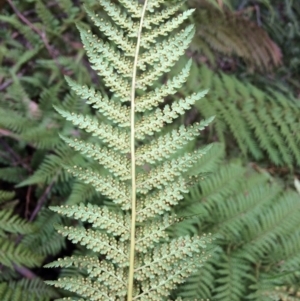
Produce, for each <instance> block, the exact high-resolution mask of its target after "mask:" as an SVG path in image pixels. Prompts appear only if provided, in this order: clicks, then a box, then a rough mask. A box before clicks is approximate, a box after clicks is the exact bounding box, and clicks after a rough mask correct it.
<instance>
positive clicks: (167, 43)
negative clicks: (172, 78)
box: [138, 25, 195, 87]
mask: <svg viewBox="0 0 300 301" xmlns="http://www.w3.org/2000/svg"><path fill="white" fill-rule="evenodd" d="M194 33H195V28H194V26H193V25H189V26H187V27H186V28H185V29H183V30H182V31H180V32H178V33H177V34H175V35H173V36H170V37H168V38H167V39H164V40H163V41H162V42H160V43H156V44H155V45H154V46H153V47H151V48H150V49H149V51H146V52H144V53H143V54H141V56H140V59H139V61H138V68H139V69H141V70H146V66H147V65H150V66H153V68H154V67H159V65H158V63H160V64H161V65H164V66H168V67H171V66H173V65H174V63H175V62H177V60H178V58H179V57H180V56H181V55H183V54H184V51H185V50H186V49H187V48H188V46H189V43H190V42H191V40H192V38H193V36H194ZM151 72H153V70H152V71H151ZM151 72H150V71H149V72H148V76H150V73H151ZM139 81H140V79H139ZM138 87H140V85H139V86H138Z"/></svg>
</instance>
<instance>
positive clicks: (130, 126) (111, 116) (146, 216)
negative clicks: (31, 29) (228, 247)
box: [27, 0, 212, 300]
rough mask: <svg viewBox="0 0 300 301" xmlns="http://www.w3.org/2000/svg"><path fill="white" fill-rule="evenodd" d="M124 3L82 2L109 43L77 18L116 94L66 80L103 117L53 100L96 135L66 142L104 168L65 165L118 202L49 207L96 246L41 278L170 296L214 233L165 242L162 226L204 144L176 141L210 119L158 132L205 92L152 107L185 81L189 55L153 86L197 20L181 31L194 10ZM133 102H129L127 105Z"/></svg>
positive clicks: (137, 295)
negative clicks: (57, 274) (99, 11)
mask: <svg viewBox="0 0 300 301" xmlns="http://www.w3.org/2000/svg"><path fill="white" fill-rule="evenodd" d="M121 2H122V4H123V5H124V6H123V7H122V6H118V5H116V4H113V3H112V2H109V1H105V0H102V1H100V3H101V4H102V5H103V9H104V10H105V11H106V12H107V15H108V16H109V17H110V18H111V20H110V21H109V20H107V19H106V18H105V19H104V18H102V17H99V16H98V15H96V14H95V13H93V11H92V10H91V9H89V8H88V9H87V13H88V15H89V16H90V18H91V19H92V21H93V22H94V23H95V25H96V26H97V27H98V28H99V30H100V31H101V32H102V33H104V34H105V35H106V36H107V38H108V39H109V40H110V42H105V44H104V42H102V41H101V40H98V38H97V37H96V35H93V33H92V32H91V30H85V29H84V28H82V27H80V26H79V30H80V33H81V36H82V40H83V43H84V48H85V49H86V51H87V54H88V56H89V58H90V61H91V63H92V65H93V68H94V69H95V70H96V71H97V73H98V75H99V76H101V77H102V79H103V81H104V83H105V84H106V86H107V88H108V89H109V90H110V92H111V93H112V97H111V100H110V99H109V98H108V96H106V95H105V94H103V93H100V92H99V91H96V90H95V89H93V88H88V87H86V86H85V85H83V86H81V85H79V84H77V83H75V82H74V81H72V80H71V79H67V81H68V83H69V84H70V87H71V88H72V90H73V91H74V92H75V93H76V94H77V95H79V96H81V97H83V98H86V99H88V103H90V104H92V106H93V107H94V108H96V109H98V112H99V113H102V114H103V116H105V117H106V118H101V119H100V121H99V119H98V118H96V116H90V115H84V114H78V113H75V112H72V111H71V112H69V111H67V110H65V109H63V108H61V107H60V106H56V107H55V108H56V110H57V111H58V112H59V113H60V115H62V116H63V117H64V118H65V119H67V120H70V121H71V122H72V123H73V124H74V125H75V127H77V128H79V129H81V130H84V131H86V132H88V133H91V135H92V136H95V137H96V138H97V139H98V140H99V142H98V143H89V142H88V141H84V140H82V139H78V138H75V139H74V138H66V137H62V138H63V139H64V140H65V141H66V142H67V143H68V144H69V146H70V147H72V148H74V149H76V150H77V151H79V152H80V153H81V154H83V155H86V156H87V157H89V158H92V159H94V160H96V161H98V162H99V163H100V165H102V166H103V167H104V168H105V169H106V170H107V171H108V174H107V175H105V176H103V172H100V170H99V168H96V167H95V165H96V164H95V162H94V163H93V165H91V166H87V165H84V166H80V165H79V166H78V165H73V164H72V165H69V164H68V162H67V160H63V161H62V163H63V164H64V165H66V166H67V169H68V172H69V173H70V174H72V175H73V176H74V177H76V178H78V179H80V180H81V181H83V182H84V183H85V184H87V185H91V186H93V187H94V188H95V190H96V191H97V192H99V193H101V194H102V195H104V196H106V197H107V198H108V199H110V200H112V202H113V203H114V204H115V205H117V206H115V208H114V209H112V208H109V207H105V206H99V204H97V205H91V204H87V205H84V204H80V205H71V206H69V205H66V206H57V207H51V209H52V210H54V211H55V212H58V213H59V214H61V215H63V216H68V217H71V218H73V219H75V220H78V221H80V222H88V224H89V226H88V227H86V226H84V225H77V226H75V227H74V226H69V227H63V226H58V227H57V229H58V232H59V233H60V234H62V235H63V236H65V237H67V238H68V239H69V240H71V241H72V242H73V243H80V244H81V245H82V246H85V247H86V248H87V249H89V250H91V251H92V253H91V254H90V255H89V256H85V257H82V256H79V257H75V256H72V257H67V258H64V259H63V260H58V261H55V262H53V263H51V264H48V265H47V267H61V268H63V267H69V266H74V267H76V268H79V269H80V270H83V273H84V274H85V275H86V276H83V277H82V276H80V277H78V276H75V277H74V276H73V277H65V278H60V279H59V280H58V281H47V283H49V284H51V285H54V286H56V287H60V288H64V289H65V290H69V291H71V292H74V293H76V294H77V295H79V296H81V297H83V298H84V299H92V300H116V299H118V300H125V299H127V300H166V298H168V296H169V294H170V292H171V290H172V289H174V288H175V287H176V285H177V284H178V283H182V282H184V279H185V278H187V277H188V276H189V275H190V274H191V273H193V272H194V271H195V270H196V269H197V268H200V267H202V266H203V264H204V263H205V261H206V260H207V259H208V258H209V257H210V256H211V255H210V249H208V250H207V251H206V250H205V249H206V247H207V244H210V243H211V241H212V239H211V238H210V236H208V237H207V236H206V235H203V236H202V237H199V236H197V235H194V236H188V235H186V236H182V237H178V238H174V239H173V240H169V237H168V232H167V231H166V230H167V229H168V228H169V227H170V226H172V224H173V223H174V222H175V221H176V216H175V215H174V214H173V213H169V211H171V210H172V207H173V206H174V205H177V204H178V203H179V201H180V200H181V199H182V198H183V194H184V193H186V192H188V189H187V188H188V186H189V185H190V183H189V182H190V181H193V179H196V178H197V176H196V175H195V174H192V175H191V176H190V177H188V176H189V170H190V169H191V167H193V165H195V164H196V163H197V162H198V161H199V160H200V159H201V158H202V157H203V156H204V155H205V154H206V152H208V150H209V148H210V146H209V147H206V148H203V149H199V150H197V151H196V150H195V151H194V152H191V153H188V152H186V153H184V154H179V153H178V149H182V148H183V147H184V145H186V144H187V143H188V142H189V141H191V140H193V139H194V137H195V136H197V135H198V132H199V130H203V129H204V128H205V127H206V126H208V124H209V123H210V122H211V121H212V118H210V119H208V120H206V121H204V122H202V123H200V124H199V123H196V124H195V125H190V126H189V127H183V126H182V127H180V128H179V130H173V131H172V132H171V133H170V132H167V133H162V134H161V135H160V136H158V135H157V134H155V133H159V132H161V131H162V130H163V129H164V127H165V124H167V123H172V122H173V120H174V119H176V118H177V117H179V116H180V115H182V114H184V112H185V111H186V110H188V109H190V108H191V106H192V105H193V104H194V103H195V102H196V101H197V100H199V99H201V98H202V97H203V96H204V95H205V94H206V92H207V91H204V92H201V93H194V94H193V95H191V96H188V97H186V98H182V99H180V100H178V101H175V102H173V103H172V105H171V106H169V105H165V106H164V107H163V108H162V109H161V108H159V107H158V105H159V103H160V102H162V100H163V99H158V96H160V97H164V96H167V95H170V94H174V93H176V90H177V89H178V82H180V83H183V82H184V79H185V78H186V76H187V73H188V69H189V68H190V66H191V64H190V62H188V63H187V65H186V67H185V68H184V69H183V72H181V73H179V74H178V75H177V79H173V80H172V81H171V84H170V86H169V85H168V83H167V84H165V85H162V86H161V87H160V88H159V90H158V88H156V90H154V88H153V87H152V86H153V85H154V83H155V82H156V81H157V80H158V79H160V77H161V75H163V74H164V73H166V72H168V71H170V68H171V67H172V65H174V63H176V61H177V60H178V58H179V56H181V55H182V54H183V53H184V50H185V49H186V48H187V46H188V44H189V43H190V41H191V39H192V36H193V34H194V28H193V26H188V27H186V28H185V29H182V30H181V31H179V30H177V28H178V27H179V26H180V25H181V24H182V23H183V22H184V21H185V19H186V18H187V17H188V16H189V15H190V14H191V13H192V12H193V11H192V10H189V11H186V12H184V13H183V14H181V15H179V16H178V17H177V16H176V15H175V16H172V15H174V14H175V13H176V11H174V10H173V9H172V8H167V7H166V8H164V7H163V6H162V5H161V1H152V2H149V3H147V1H145V3H144V5H143V6H140V5H138V3H134V2H128V1H121ZM125 8H126V9H127V10H128V12H126V10H125ZM121 11H122V13H121ZM156 15H158V18H156V17H155V16H156ZM170 16H172V17H170ZM165 19H167V21H164V20H165ZM174 30H175V32H174V33H172V32H173V31H174ZM142 31H143V32H142ZM161 36H167V38H163V39H162V38H160V37H161ZM98 41H99V42H98ZM135 49H136V50H135ZM167 54H168V55H167ZM122 57H126V59H122ZM116 58H117V60H116ZM142 91H144V93H143V94H142ZM129 101H130V106H129V105H126V103H128V102H129ZM135 119H136V121H135ZM80 136H82V135H80ZM149 136H152V137H153V138H152V140H150V139H149ZM97 144H98V145H97ZM102 146H103V147H102ZM106 147H107V148H106ZM130 159H131V160H130ZM63 164H62V165H63ZM146 165H147V168H145V166H146ZM197 174H199V170H198V171H197ZM27 184H28V182H27ZM93 254H94V255H93ZM99 256H101V257H102V259H101V260H99V259H98V257H99ZM170 272H171V274H170ZM177 300H178V299H177Z"/></svg>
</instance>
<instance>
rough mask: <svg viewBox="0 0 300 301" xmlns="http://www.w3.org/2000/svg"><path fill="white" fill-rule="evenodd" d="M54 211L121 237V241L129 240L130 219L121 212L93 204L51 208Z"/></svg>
mask: <svg viewBox="0 0 300 301" xmlns="http://www.w3.org/2000/svg"><path fill="white" fill-rule="evenodd" d="M50 209H51V210H52V211H55V212H57V213H58V214H62V215H64V216H67V217H72V218H74V219H77V220H81V221H84V222H88V223H91V224H92V227H93V228H97V229H102V230H106V232H107V233H108V234H112V235H113V236H120V237H121V238H120V239H121V240H123V241H124V240H127V239H129V225H128V217H127V216H125V215H124V214H122V213H120V212H115V211H111V210H109V209H108V208H107V207H99V206H94V205H91V204H87V206H85V205H84V204H83V203H81V204H79V205H72V206H69V205H65V206H63V205H61V206H57V207H50Z"/></svg>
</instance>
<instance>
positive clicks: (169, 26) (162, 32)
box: [141, 9, 195, 48]
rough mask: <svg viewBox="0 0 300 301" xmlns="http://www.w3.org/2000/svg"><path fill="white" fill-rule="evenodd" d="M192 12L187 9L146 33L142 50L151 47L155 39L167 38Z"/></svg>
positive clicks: (192, 10)
mask: <svg viewBox="0 0 300 301" xmlns="http://www.w3.org/2000/svg"><path fill="white" fill-rule="evenodd" d="M194 11H195V10H194V9H189V10H187V11H185V12H183V13H182V14H180V15H178V16H177V17H173V18H172V19H170V20H169V21H167V22H166V23H164V24H162V25H160V26H159V29H158V30H156V31H151V32H149V33H146V34H145V35H144V37H143V39H142V42H141V46H142V47H144V48H149V47H151V44H152V43H155V42H156V39H157V37H159V36H168V35H169V34H170V32H172V31H174V30H175V29H176V28H178V27H179V26H180V25H181V24H182V23H183V22H184V21H185V20H186V19H188V18H189V17H190V16H191V15H192V13H193V12H194Z"/></svg>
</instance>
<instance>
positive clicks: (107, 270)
mask: <svg viewBox="0 0 300 301" xmlns="http://www.w3.org/2000/svg"><path fill="white" fill-rule="evenodd" d="M72 266H73V267H76V268H77V269H79V270H86V271H87V272H88V274H89V278H90V279H93V278H97V281H98V282H99V283H102V284H104V285H105V286H107V287H109V288H110V290H113V291H115V292H120V291H122V290H123V291H125V290H124V288H126V276H125V275H122V270H120V269H119V268H117V267H115V266H114V265H113V264H112V263H110V262H108V261H99V259H98V258H97V257H96V256H71V257H64V258H59V259H58V260H57V261H54V262H51V263H49V264H47V265H46V266H45V267H46V268H51V267H64V268H68V267H72ZM124 276H125V277H124ZM108 278H110V279H111V280H113V279H114V280H116V281H114V282H113V287H112V285H111V284H110V283H109V282H107V279H108Z"/></svg>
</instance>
